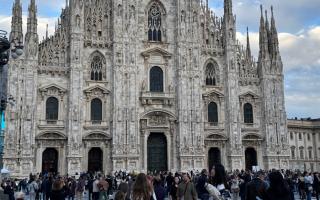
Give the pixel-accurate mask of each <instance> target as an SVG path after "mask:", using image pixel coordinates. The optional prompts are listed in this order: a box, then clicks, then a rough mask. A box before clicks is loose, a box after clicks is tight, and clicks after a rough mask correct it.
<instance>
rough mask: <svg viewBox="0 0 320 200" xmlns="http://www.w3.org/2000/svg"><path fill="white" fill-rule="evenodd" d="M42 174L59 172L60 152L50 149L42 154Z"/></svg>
mask: <svg viewBox="0 0 320 200" xmlns="http://www.w3.org/2000/svg"><path fill="white" fill-rule="evenodd" d="M42 172H51V173H56V172H58V151H57V150H56V149H54V148H48V149H46V150H45V151H44V152H43V153H42Z"/></svg>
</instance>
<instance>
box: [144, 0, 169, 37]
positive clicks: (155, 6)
mask: <svg viewBox="0 0 320 200" xmlns="http://www.w3.org/2000/svg"><path fill="white" fill-rule="evenodd" d="M147 8H148V10H147V18H148V40H149V41H152V42H161V41H162V39H163V32H164V31H163V29H164V26H163V24H164V18H165V9H164V6H163V5H162V3H161V2H159V1H152V2H150V4H149V6H148V7H147Z"/></svg>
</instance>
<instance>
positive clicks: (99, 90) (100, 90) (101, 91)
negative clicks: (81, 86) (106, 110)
mask: <svg viewBox="0 0 320 200" xmlns="http://www.w3.org/2000/svg"><path fill="white" fill-rule="evenodd" d="M84 93H85V95H86V98H87V100H90V99H92V98H104V97H105V96H106V95H108V94H109V93H110V91H109V90H108V89H107V88H105V87H102V86H100V85H96V86H92V87H89V88H86V89H85V90H84Z"/></svg>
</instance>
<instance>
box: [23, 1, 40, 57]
mask: <svg viewBox="0 0 320 200" xmlns="http://www.w3.org/2000/svg"><path fill="white" fill-rule="evenodd" d="M37 26H38V19H37V6H36V3H35V0H30V4H29V7H28V22H27V33H26V38H25V53H26V56H27V57H29V58H31V57H36V56H37V53H38V50H37V48H34V47H37V46H38V43H39V37H38V32H37Z"/></svg>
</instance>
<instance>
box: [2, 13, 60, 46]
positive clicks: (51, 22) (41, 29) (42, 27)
mask: <svg viewBox="0 0 320 200" xmlns="http://www.w3.org/2000/svg"><path fill="white" fill-rule="evenodd" d="M22 21H23V26H22V29H23V32H24V34H25V32H26V31H27V16H26V15H23V16H22ZM56 21H57V18H46V17H38V34H39V39H40V40H42V38H43V37H45V35H46V27H47V24H48V33H49V36H50V35H52V34H53V33H54V28H55V22H56ZM0 27H1V28H2V29H3V30H5V31H7V32H8V37H9V34H10V30H11V16H1V15H0Z"/></svg>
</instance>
